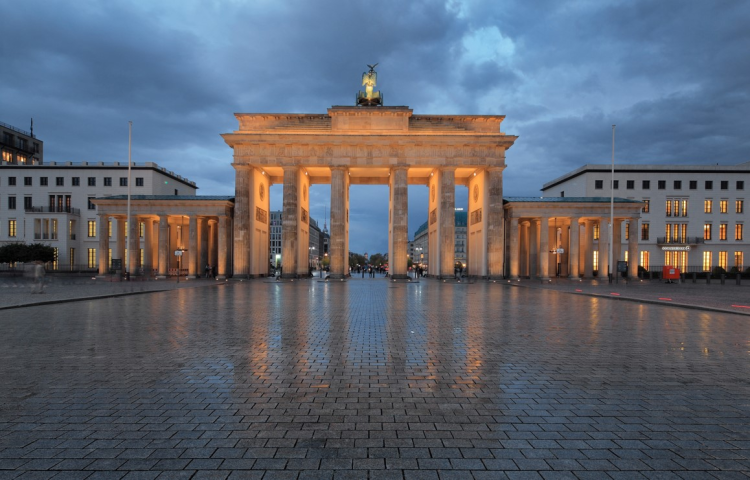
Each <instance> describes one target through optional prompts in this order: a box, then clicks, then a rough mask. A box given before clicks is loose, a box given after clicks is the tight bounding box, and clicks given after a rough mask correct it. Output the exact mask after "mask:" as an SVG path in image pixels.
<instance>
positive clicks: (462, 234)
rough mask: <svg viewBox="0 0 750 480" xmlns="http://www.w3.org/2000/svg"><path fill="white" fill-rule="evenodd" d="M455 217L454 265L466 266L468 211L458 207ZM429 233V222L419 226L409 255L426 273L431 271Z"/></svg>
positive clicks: (410, 245)
mask: <svg viewBox="0 0 750 480" xmlns="http://www.w3.org/2000/svg"><path fill="white" fill-rule="evenodd" d="M454 218H455V223H454V226H455V241H454V255H453V258H454V260H453V263H454V265H458V264H459V263H460V264H461V268H464V269H465V268H466V267H467V265H466V259H467V243H466V225H467V218H468V215H467V212H466V211H464V210H463V209H462V208H457V209H456V211H455V214H454ZM429 246H430V245H429V241H428V235H427V222H425V223H423V224H422V225H420V226H419V228H418V229H417V231H416V232H414V240H412V241H411V242H410V243H409V255H410V256H411V259H412V262H413V263H414V264H418V265H420V266H421V267H422V268H424V271H425V273H426V274H429V272H430V270H429V269H430V248H429Z"/></svg>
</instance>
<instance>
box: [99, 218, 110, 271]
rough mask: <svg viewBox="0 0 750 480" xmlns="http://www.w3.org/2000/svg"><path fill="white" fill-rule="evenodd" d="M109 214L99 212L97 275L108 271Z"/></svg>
mask: <svg viewBox="0 0 750 480" xmlns="http://www.w3.org/2000/svg"><path fill="white" fill-rule="evenodd" d="M108 264H109V216H108V215H105V214H103V213H100V214H99V275H106V274H107V272H108V271H109V265H108Z"/></svg>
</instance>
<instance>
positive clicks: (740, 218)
mask: <svg viewBox="0 0 750 480" xmlns="http://www.w3.org/2000/svg"><path fill="white" fill-rule="evenodd" d="M610 179H611V172H610V166H609V165H585V166H583V167H581V168H579V169H577V170H574V171H572V172H570V173H568V174H566V175H563V176H562V177H560V178H558V179H555V180H553V181H551V182H548V183H547V184H545V185H544V187H543V188H542V192H543V196H544V197H559V196H561V194H563V192H564V196H565V197H572V196H581V197H584V196H588V197H609V196H610V192H611V191H610V188H609V184H610ZM615 181H616V182H617V185H616V187H617V188H615V189H614V196H615V197H621V198H628V199H635V200H641V201H648V202H649V211H648V212H643V213H642V215H641V220H640V223H639V226H638V227H639V228H638V232H637V234H638V235H639V250H640V251H645V252H648V255H649V263H650V266H651V267H652V269H653V268H654V267H655V266H661V265H664V264H665V262H666V261H667V254H666V252H670V255H672V256H673V255H674V254H672V253H671V252H674V251H683V252H685V253H684V255H686V257H687V266H688V267H689V268H688V270H689V271H702V270H704V252H708V253H709V254H710V264H709V265H705V267H710V268H713V267H716V266H719V263H720V255H721V253H722V252H725V254H726V257H727V261H726V266H727V270H728V271H729V270H731V269H732V267H733V266H735V252H740V253H741V255H742V261H743V264H742V267H743V269H747V268H748V267H749V266H750V241H748V228H750V227H749V226H748V223H750V221H749V220H750V217H749V216H748V210H747V208H748V204H747V202H748V200H750V162H747V163H743V164H740V165H734V166H718V165H711V166H705V165H697V166H696V165H615ZM629 182H630V183H629ZM722 182H725V183H722ZM584 186H585V189H582V187H584ZM667 200H669V201H670V202H671V207H672V208H671V211H670V215H667ZM675 200H677V201H678V202H679V204H680V207H682V201H683V200H685V201H687V214H686V215H685V214H684V212H683V211H682V209H681V208H680V212H679V213H680V214H679V216H675V211H674V201H675ZM706 201H710V202H711V212H710V213H707V212H706V208H705V202H706ZM722 201H724V202H726V206H727V208H726V213H721V202H722ZM737 201H741V203H742V207H743V208H742V211H741V212H738V211H737ZM643 224H648V229H649V238H648V240H645V239H641V236H640V235H641V227H642V225H643ZM668 224H669V225H670V228H671V234H670V237H672V238H669V239H667V238H666V237H667V234H666V227H667V225H668ZM674 224H677V225H678V234H679V235H678V237H679V238H674V235H673V233H674ZM722 224H724V225H726V239H725V240H722V239H720V230H721V225H722ZM682 225H686V235H685V237H687V238H684V239H683V238H682ZM706 225H710V226H711V227H710V228H711V238H710V239H704V229H705V226H706ZM737 225H741V228H742V239H735V231H736V228H737ZM622 228H623V231H622V236H621V239H622V243H623V245H626V244H627V240H626V239H625V230H624V229H625V225H624V224H623V227H622ZM680 248H682V250H679V249H680ZM688 248H689V250H688ZM622 251H623V252H624V251H625V249H622ZM680 255H683V254H680ZM678 261H680V260H678ZM670 263H672V264H674V263H675V260H674V258H672V261H671V262H670Z"/></svg>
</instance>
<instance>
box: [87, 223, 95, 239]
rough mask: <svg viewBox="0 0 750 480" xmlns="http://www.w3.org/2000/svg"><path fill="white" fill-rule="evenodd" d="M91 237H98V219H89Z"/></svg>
mask: <svg viewBox="0 0 750 480" xmlns="http://www.w3.org/2000/svg"><path fill="white" fill-rule="evenodd" d="M88 225H89V229H88V232H89V238H92V237H96V220H89V224H88Z"/></svg>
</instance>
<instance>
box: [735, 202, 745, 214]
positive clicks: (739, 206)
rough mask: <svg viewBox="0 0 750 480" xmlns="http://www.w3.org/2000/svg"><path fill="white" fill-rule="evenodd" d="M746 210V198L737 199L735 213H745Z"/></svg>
mask: <svg viewBox="0 0 750 480" xmlns="http://www.w3.org/2000/svg"><path fill="white" fill-rule="evenodd" d="M744 210H745V201H744V200H737V201H735V202H734V211H735V213H743V211H744Z"/></svg>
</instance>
